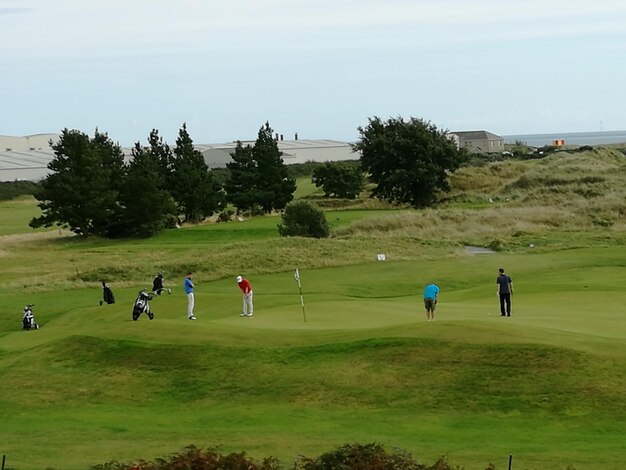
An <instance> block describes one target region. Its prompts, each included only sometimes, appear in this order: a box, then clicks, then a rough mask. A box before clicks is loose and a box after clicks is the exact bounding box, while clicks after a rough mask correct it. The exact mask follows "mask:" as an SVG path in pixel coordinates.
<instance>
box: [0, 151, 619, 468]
mask: <svg viewBox="0 0 626 470" xmlns="http://www.w3.org/2000/svg"><path fill="white" fill-rule="evenodd" d="M558 158H562V160H558ZM588 160H589V161H588ZM596 160H597V161H596ZM508 164H509V162H500V163H497V164H493V166H504V167H503V169H502V170H497V171H496V170H491V169H489V167H481V168H472V169H469V168H468V169H465V170H463V171H464V172H466V173H467V175H470V176H467V182H466V183H465V184H466V186H465V187H462V188H461V187H460V186H459V185H456V186H454V188H456V189H453V192H452V194H451V195H450V196H451V197H450V199H449V200H448V201H447V202H446V203H445V205H444V206H442V207H441V208H439V209H438V210H426V211H415V210H402V211H396V212H395V213H394V214H390V213H389V212H384V211H380V210H379V211H373V210H369V211H368V210H350V211H335V212H329V213H328V218H329V221H330V222H331V224H332V225H333V229H334V235H333V237H332V238H330V239H327V240H307V239H298V238H293V239H291V238H290V239H281V238H280V237H278V235H277V233H276V232H275V226H276V223H278V217H264V218H254V219H251V220H246V221H244V222H229V223H226V224H207V225H202V226H197V227H186V228H183V229H180V230H173V231H168V232H164V233H163V234H161V235H159V236H157V237H154V238H152V239H147V240H126V241H110V240H102V239H86V240H85V239H79V238H76V237H71V236H68V234H66V233H61V234H60V233H59V232H58V231H51V232H45V233H34V234H21V233H19V232H20V229H19V228H17V227H13V228H11V227H9V229H8V230H7V231H6V233H10V234H11V235H5V236H4V237H2V239H1V240H2V246H1V248H0V250H1V251H0V262H2V270H0V384H1V387H0V416H1V417H2V418H1V419H2V425H1V426H0V442H2V451H3V452H4V453H6V454H7V456H8V462H7V464H8V465H9V466H12V467H14V468H19V469H40V468H46V467H48V466H52V467H55V468H58V469H61V468H63V469H69V470H72V469H79V468H86V467H88V466H89V465H94V464H97V463H102V462H106V461H109V460H112V459H118V460H132V459H137V458H145V459H151V458H154V457H158V456H162V455H164V454H167V453H169V452H175V451H177V450H180V449H181V448H183V447H184V446H186V445H189V444H196V445H198V446H211V447H212V446H218V447H220V448H221V449H223V450H224V451H236V452H239V451H246V452H247V453H249V454H250V455H252V456H253V457H257V458H262V457H266V456H269V455H273V456H276V457H279V458H280V459H281V461H284V462H286V463H289V462H291V461H293V459H295V458H296V456H297V455H299V454H305V455H317V454H319V453H321V452H324V451H327V450H328V449H330V448H335V447H338V446H339V445H342V444H344V443H346V442H374V441H375V442H380V443H383V444H385V445H388V446H390V447H401V448H404V449H407V450H409V451H410V452H412V453H413V454H414V455H415V456H416V457H418V459H419V460H422V461H425V462H430V461H435V460H436V458H437V457H439V456H440V455H442V454H447V455H448V458H449V460H450V461H451V462H452V463H454V464H458V465H463V466H464V467H465V468H467V469H474V468H476V469H483V468H485V467H486V466H487V464H488V463H489V462H494V463H495V464H496V468H499V469H500V468H506V467H505V463H506V461H507V457H508V455H509V454H513V455H514V468H518V467H519V468H528V469H548V468H549V469H553V468H561V469H564V468H566V467H567V465H569V464H572V465H573V466H574V467H575V468H584V469H592V470H595V469H597V470H600V469H606V468H619V466H620V465H621V459H622V458H623V455H624V454H625V453H626V446H625V445H624V439H623V438H624V432H623V429H622V427H623V426H622V425H621V423H622V422H623V420H624V418H625V416H624V412H625V410H626V401H625V398H624V393H623V392H624V390H625V389H626V373H625V372H624V371H625V370H626V367H625V366H626V351H625V350H624V348H623V345H624V340H625V339H626V323H625V322H623V319H622V313H623V309H624V305H626V294H624V292H623V289H622V287H621V286H623V285H624V283H625V282H626V269H625V268H626V264H625V262H624V260H623V256H622V255H623V222H622V220H621V219H620V216H619V211H618V210H617V209H615V211H613V209H610V207H613V206H612V204H614V205H615V208H617V207H618V205H619V204H618V202H619V200H620V197H622V193H621V191H622V189H621V187H618V186H616V185H617V183H618V182H619V181H621V180H620V178H621V175H622V174H623V172H622V170H621V168H622V167H621V160H619V158H614V157H613V156H611V155H609V156H606V155H603V154H602V155H600V154H598V155H595V154H589V155H586V156H585V155H583V157H582V160H576V159H574V158H571V157H570V156H568V155H566V154H563V155H559V156H556V157H550V158H549V159H546V160H545V161H533V162H530V163H514V164H513V163H510V165H512V166H511V168H509V169H506V165H508ZM548 166H552V167H554V169H555V170H554V171H555V172H556V174H555V175H554V176H552V178H553V183H554V184H555V187H558V188H561V189H559V190H558V191H553V192H551V193H550V194H552V195H553V196H551V197H554V198H557V197H558V198H562V199H554V200H555V201H556V200H558V201H560V202H559V204H558V205H557V208H556V209H555V208H554V206H555V204H550V203H545V204H536V203H535V202H532V201H536V200H537V198H530V197H526V196H525V195H529V194H531V193H532V192H533V191H541V188H542V185H544V186H545V184H546V180H545V176H541V175H544V174H545V171H543V170H541V168H542V167H548ZM575 167H581V168H584V170H575V169H572V168H575ZM544 169H545V168H544ZM590 169H591V170H590ZM505 170H506V171H505ZM596 170H597V171H596ZM486 171H489V172H491V171H494V172H496V173H494V174H497V175H500V176H502V175H503V174H506V175H507V176H506V177H501V178H499V179H498V178H496V177H494V178H493V179H492V180H490V182H485V183H484V184H483V183H481V182H480V178H478V177H476V178H474V179H475V181H476V185H475V186H472V185H470V181H471V179H472V178H471V175H472V173H473V172H476V174H479V173H481V172H486ZM582 171H584V175H579V172H582ZM498 172H499V173H498ZM489 174H491V173H489ZM461 176H462V175H460V176H459V177H461ZM475 176H476V175H475ZM522 176H524V177H525V178H526V181H527V182H530V183H526V182H525V183H524V184H523V185H521V184H520V183H519V181H520V178H521V177H522ZM490 178H491V177H490ZM542 178H544V179H542ZM516 181H517V183H515V182H516ZM522 181H523V180H522ZM572 181H573V182H572ZM607 182H608V183H610V185H609V186H606V185H607ZM584 185H590V187H591V188H592V189H594V188H595V189H598V188H600V189H599V190H601V191H600V192H601V193H602V194H601V196H597V197H596V196H594V197H592V198H589V197H588V196H589V195H588V194H587V196H585V195H584V194H579V193H580V191H579V192H576V190H577V189H579V188H580V187H583V186H584ZM597 185H599V186H598V187H596V186H597ZM603 185H604V186H603ZM522 186H523V187H522ZM614 186H615V187H614ZM609 187H610V188H611V189H610V190H609V189H607V188H609ZM480 188H491V189H489V191H487V190H481V189H480ZM595 189H594V190H595ZM455 191H457V192H456V193H455ZM481 191H482V192H481ZM461 192H462V193H464V194H465V196H463V197H464V198H465V199H463V198H457V197H456V196H455V194H460V193H461ZM467 195H470V196H471V197H467ZM554 195H556V196H554ZM489 198H491V199H492V200H493V201H494V202H489ZM507 198H508V201H507ZM461 199H463V200H461ZM481 201H482V202H481ZM2 204H4V203H2ZM472 204H475V207H476V208H475V209H470V208H469V207H471V206H472ZM532 204H534V205H533V206H532V207H529V205H532ZM4 207H6V206H3V205H1V204H0V211H4ZM601 207H603V208H604V210H605V213H604V216H606V217H610V219H611V221H612V224H611V225H610V226H608V227H606V226H601V225H598V224H597V223H595V224H594V218H593V215H595V214H597V213H598V211H595V212H594V208H596V209H598V208H601ZM611 211H613V212H611ZM3 220H4V219H3ZM12 223H13V222H12ZM14 223H16V224H17V223H18V222H17V219H16V222H14ZM494 239H497V240H499V243H500V244H499V249H500V250H501V251H499V252H497V253H496V254H492V255H479V256H472V255H469V254H467V253H466V252H465V251H464V250H463V247H462V245H463V244H465V243H472V244H480V245H488V244H489V243H490V241H491V240H494ZM531 242H532V243H534V244H535V247H534V248H530V247H529V246H528V244H529V243H531ZM381 252H383V253H386V255H387V260H388V261H386V262H384V263H381V262H376V261H375V259H376V258H375V257H376V253H381ZM296 265H298V266H299V267H300V270H301V278H302V282H303V289H304V298H305V301H306V319H307V322H306V323H305V322H304V318H303V315H302V311H301V308H300V298H299V295H298V289H297V285H296V283H295V281H294V279H293V269H294V267H295V266H296ZM500 266H504V267H505V268H506V269H507V271H508V272H509V274H510V275H511V276H512V278H513V283H514V287H515V294H514V297H513V312H514V313H513V317H512V318H510V319H502V318H500V317H499V315H498V307H497V300H496V298H495V296H494V293H495V276H496V271H497V268H498V267H500ZM188 269H192V270H194V271H196V276H195V278H194V279H195V280H196V284H197V293H196V297H197V299H196V302H197V307H196V313H197V317H198V320H197V321H196V322H189V321H188V320H186V316H185V298H184V296H183V294H182V292H181V288H180V283H181V280H182V275H183V274H184V272H186V270H188ZM158 270H164V271H165V272H166V286H168V287H171V288H172V289H173V292H172V295H165V296H161V297H158V298H156V299H154V300H153V302H152V307H153V310H154V311H155V312H156V319H155V320H154V321H148V320H147V318H141V319H140V320H139V321H138V322H132V321H131V320H130V310H131V305H132V302H133V300H134V297H135V295H136V293H137V290H138V289H139V288H142V287H148V286H149V285H150V282H151V278H152V276H153V275H154V273H155V272H157V271H158ZM239 273H244V274H245V275H246V276H247V277H248V278H249V279H250V280H251V282H252V284H253V287H254V290H255V307H256V312H255V317H253V318H252V319H242V318H240V317H239V315H238V313H239V308H240V304H239V302H240V297H239V291H238V289H237V287H236V285H235V284H234V280H233V277H234V276H235V275H236V274H239ZM101 278H106V280H107V281H108V282H109V283H110V284H111V285H112V286H113V290H114V292H115V294H116V297H117V303H116V304H114V305H109V306H99V305H98V300H99V299H100V296H101V291H100V288H99V281H100V279H101ZM427 282H437V283H438V284H439V285H440V286H441V288H442V293H441V301H440V304H439V306H438V313H437V321H435V322H430V323H429V322H426V321H424V317H423V313H422V306H421V301H420V294H421V289H422V287H423V285H424V284H426V283H427ZM26 303H35V305H36V306H35V314H36V318H37V320H38V321H39V323H40V324H41V325H42V329H41V330H39V331H37V332H22V331H20V330H19V327H20V325H19V320H20V316H19V315H20V311H21V308H22V307H23V305H24V304H26ZM25 436H27V437H28V438H27V439H25V438H24V437H25ZM34 446H36V449H37V451H36V452H33V451H32V449H33V447H34Z"/></svg>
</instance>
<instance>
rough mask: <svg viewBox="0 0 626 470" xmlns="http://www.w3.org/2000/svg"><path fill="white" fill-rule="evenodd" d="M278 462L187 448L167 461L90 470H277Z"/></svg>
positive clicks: (107, 464) (114, 462) (140, 462)
mask: <svg viewBox="0 0 626 470" xmlns="http://www.w3.org/2000/svg"><path fill="white" fill-rule="evenodd" d="M279 468H280V466H279V464H278V461H277V460H276V459H274V458H273V457H268V458H266V459H264V460H263V462H260V463H259V462H256V461H255V460H253V459H251V458H249V457H246V455H245V453H243V452H240V453H232V454H228V455H222V454H220V453H218V452H217V451H216V450H214V449H206V450H205V449H198V448H197V447H196V446H189V447H187V448H186V449H185V450H184V451H183V452H181V453H178V454H174V455H172V456H170V457H169V459H156V460H155V461H154V462H147V461H145V460H140V461H138V462H135V463H120V462H118V461H115V460H114V461H111V462H108V463H105V464H102V465H96V466H95V467H92V470H171V469H205V470H213V469H215V470H218V469H219V470H278V469H279Z"/></svg>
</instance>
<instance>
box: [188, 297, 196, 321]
mask: <svg viewBox="0 0 626 470" xmlns="http://www.w3.org/2000/svg"><path fill="white" fill-rule="evenodd" d="M194 303H195V302H194V298H193V292H190V293H189V294H187V318H193V316H194V315H193V307H194Z"/></svg>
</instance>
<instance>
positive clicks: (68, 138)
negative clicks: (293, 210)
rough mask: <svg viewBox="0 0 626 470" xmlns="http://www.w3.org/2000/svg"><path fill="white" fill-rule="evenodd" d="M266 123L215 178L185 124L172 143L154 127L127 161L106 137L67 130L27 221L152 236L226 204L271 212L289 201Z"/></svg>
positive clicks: (290, 183)
mask: <svg viewBox="0 0 626 470" xmlns="http://www.w3.org/2000/svg"><path fill="white" fill-rule="evenodd" d="M272 132H273V131H272V129H271V127H270V126H269V123H266V124H265V125H264V126H262V127H261V129H260V130H259V133H258V138H257V140H256V142H255V144H254V145H245V146H244V145H243V144H242V143H241V142H238V143H237V146H236V148H235V151H234V153H233V154H232V158H233V161H232V162H230V163H228V164H227V167H228V169H229V176H228V178H227V180H226V182H225V183H223V182H221V181H219V178H217V177H216V176H215V175H214V173H213V172H212V171H210V170H209V168H208V167H207V165H206V163H205V161H204V158H203V156H202V153H201V152H199V151H198V150H197V149H195V148H194V145H193V140H192V139H191V137H190V135H189V132H188V131H187V126H186V125H185V124H183V126H182V128H181V129H180V130H179V133H178V137H177V139H176V145H175V147H174V148H171V147H170V146H169V145H168V144H167V143H166V142H165V141H164V140H163V138H162V137H161V136H159V132H158V130H156V129H154V130H152V132H151V133H150V135H149V136H148V142H147V145H142V144H141V143H140V142H137V143H136V144H135V146H134V147H133V148H132V151H131V156H132V158H131V159H130V161H129V162H128V163H126V162H125V160H124V152H123V151H122V148H121V147H120V146H119V144H116V143H114V142H113V141H112V140H111V138H110V137H109V136H108V135H107V134H106V133H102V132H99V131H98V130H96V131H95V133H94V136H93V137H89V136H88V135H87V134H85V133H83V132H81V131H78V130H68V129H64V130H63V131H62V133H61V136H60V138H59V141H58V142H57V143H54V144H51V146H52V149H53V151H54V155H55V156H54V158H53V160H52V161H51V162H50V164H49V165H48V168H49V169H50V170H51V172H50V174H49V175H48V176H47V177H46V178H45V179H44V180H43V181H42V183H41V189H40V190H39V191H38V192H37V193H36V194H35V198H36V199H37V200H38V201H39V203H38V205H39V208H40V209H41V211H42V215H41V216H39V217H35V218H33V219H32V220H31V222H30V225H31V227H33V228H36V227H42V226H46V227H50V226H52V225H54V224H60V225H61V226H64V227H66V228H69V229H70V230H71V231H73V232H74V233H76V234H80V235H100V236H105V237H126V236H150V235H153V234H156V233H158V232H159V231H161V230H163V229H164V228H167V227H174V226H176V224H178V223H181V222H191V223H197V222H200V221H202V220H204V219H206V218H207V217H210V216H211V215H213V214H214V213H216V212H218V211H220V210H222V209H223V208H224V207H225V206H226V204H228V203H231V204H233V205H234V206H236V207H237V209H238V210H240V211H260V212H266V213H269V212H271V211H273V210H276V209H283V208H284V207H285V205H286V204H287V203H288V202H289V201H291V200H292V199H293V193H294V191H295V189H296V183H295V179H294V178H291V177H289V175H288V172H287V168H286V166H285V164H284V162H283V160H282V153H281V152H280V150H279V149H278V144H277V143H276V141H275V140H274V139H273V138H272Z"/></svg>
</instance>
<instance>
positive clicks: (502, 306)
mask: <svg viewBox="0 0 626 470" xmlns="http://www.w3.org/2000/svg"><path fill="white" fill-rule="evenodd" d="M505 295H506V294H502V293H501V294H500V316H501V317H504V316H506V311H505V309H504V296H505Z"/></svg>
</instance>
